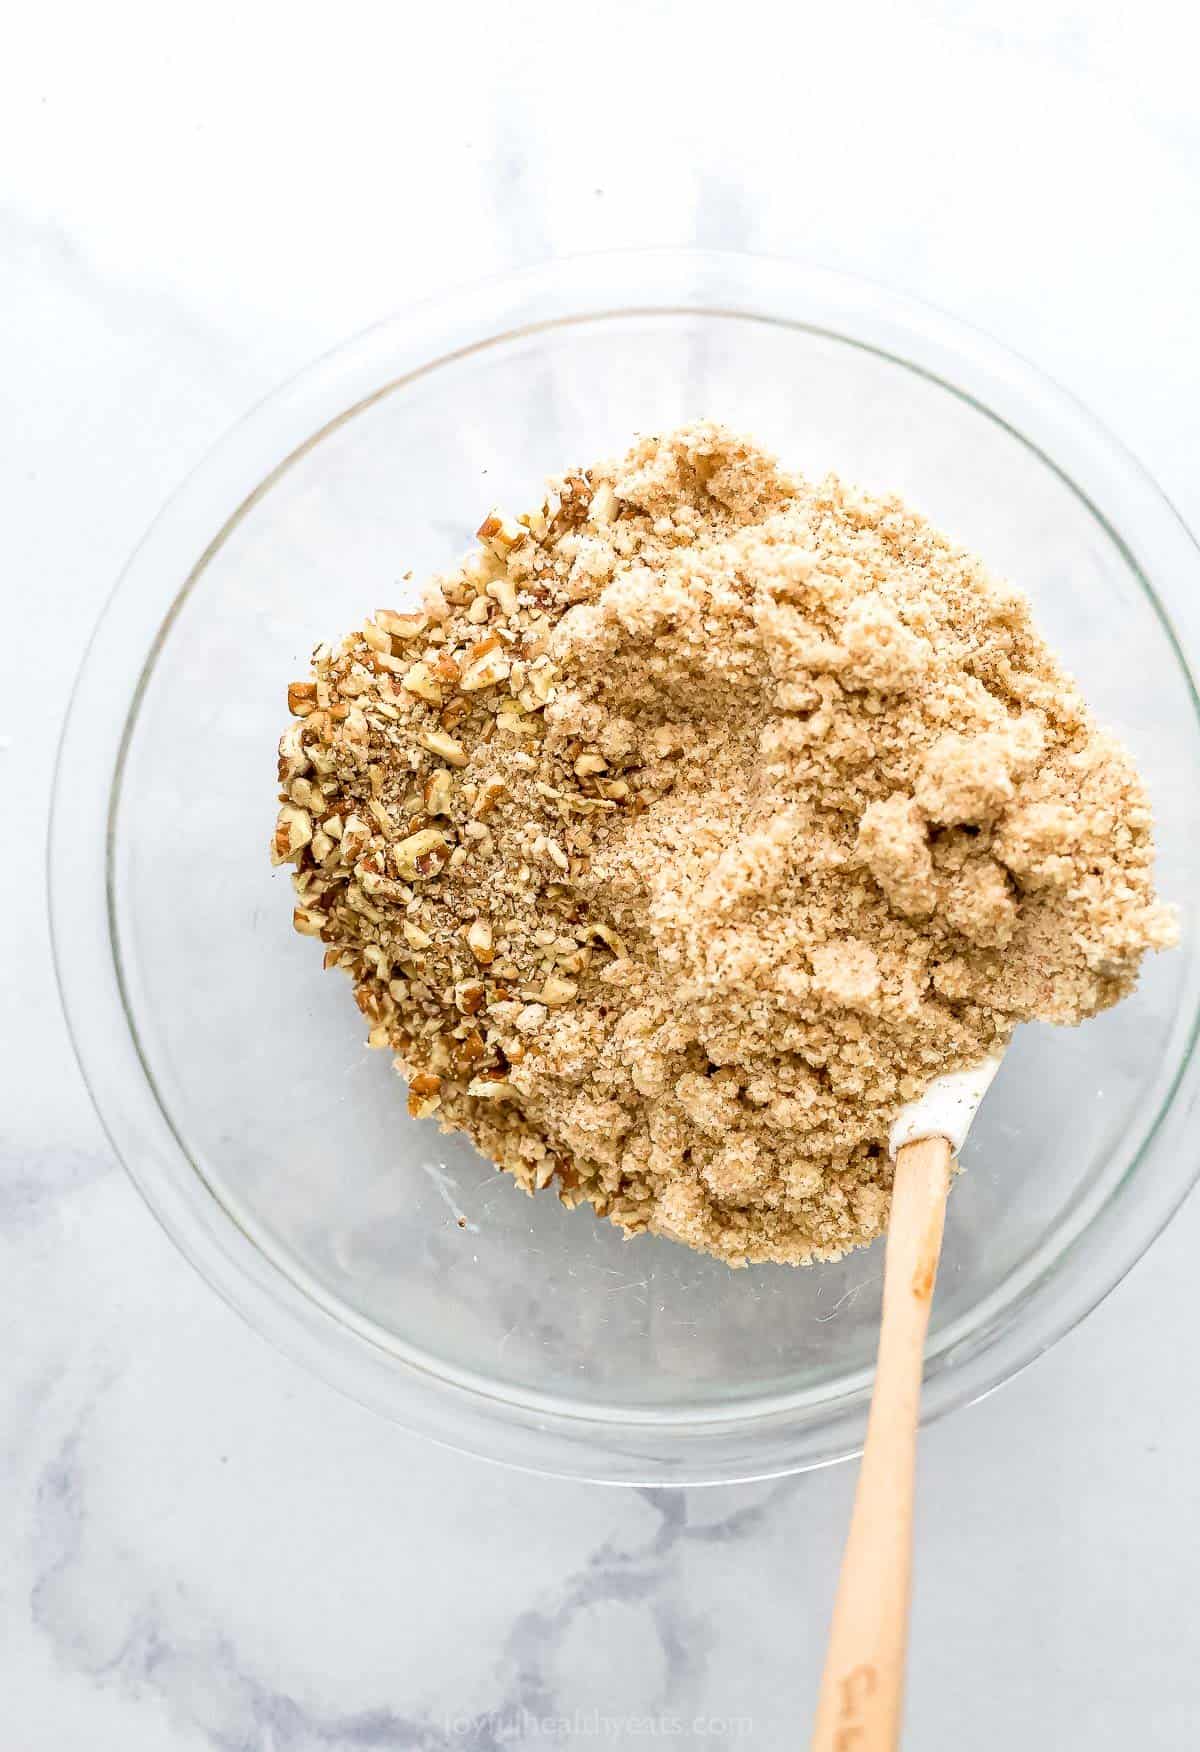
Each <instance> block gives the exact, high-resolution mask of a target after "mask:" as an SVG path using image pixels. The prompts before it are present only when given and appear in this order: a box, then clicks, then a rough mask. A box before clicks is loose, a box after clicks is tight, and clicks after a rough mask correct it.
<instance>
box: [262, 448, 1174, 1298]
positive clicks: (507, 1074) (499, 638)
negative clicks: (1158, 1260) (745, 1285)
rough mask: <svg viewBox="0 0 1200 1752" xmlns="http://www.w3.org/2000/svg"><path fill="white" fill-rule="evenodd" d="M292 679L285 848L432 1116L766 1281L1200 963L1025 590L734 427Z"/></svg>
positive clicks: (534, 532)
mask: <svg viewBox="0 0 1200 1752" xmlns="http://www.w3.org/2000/svg"><path fill="white" fill-rule="evenodd" d="M479 538H480V546H479V549H478V551H477V552H476V553H473V554H472V555H471V557H470V558H469V559H468V560H467V561H466V562H465V564H464V565H463V566H462V567H461V569H459V570H458V571H455V572H453V573H450V574H448V575H446V576H444V577H442V578H439V579H437V580H435V581H434V584H433V585H432V586H431V587H430V589H429V590H428V591H427V593H426V597H425V602H424V606H423V607H422V608H421V609H420V610H415V611H410V612H395V611H392V610H383V609H381V610H379V611H377V612H376V614H375V616H374V618H373V619H371V620H369V621H367V622H366V623H365V624H364V625H363V626H362V627H361V628H360V629H358V630H357V631H355V632H353V633H351V634H350V635H349V636H348V637H346V638H344V639H343V640H342V641H341V643H340V644H339V645H337V646H336V647H331V646H322V647H320V648H319V649H318V650H317V652H316V654H315V656H314V660H313V666H312V672H311V675H310V677H309V678H308V679H307V680H304V681H300V682H297V683H295V684H293V686H292V687H291V688H290V689H289V690H288V706H289V709H290V711H291V712H292V713H293V714H294V721H293V722H292V723H291V725H290V726H289V728H288V729H287V731H286V732H285V734H284V736H283V739H282V741H281V742H280V746H279V779H280V784H281V786H282V792H281V803H282V807H281V809H280V813H279V818H278V824H277V827H276V831H275V837H274V842H273V848H272V850H273V856H274V858H275V860H276V861H277V862H290V863H292V864H294V865H295V871H294V882H295V888H296V896H297V904H296V908H295V914H294V921H295V925H296V928H297V930H299V931H301V932H304V933H306V934H308V935H310V936H314V937H318V938H320V940H321V941H322V942H323V943H324V944H325V965H326V966H327V967H333V966H336V967H341V968H344V969H345V970H346V972H348V973H349V974H350V976H351V978H352V980H353V982H354V989H355V996H356V999H357V1002H358V1006H359V1008H360V1010H361V1011H362V1012H363V1014H364V1016H365V1018H366V1020H367V1024H368V1026H369V1029H370V1035H369V1038H370V1042H371V1044H372V1045H373V1046H378V1047H383V1048H387V1049H389V1050H390V1051H391V1052H393V1053H394V1054H395V1055H396V1064H397V1067H398V1068H399V1069H400V1070H401V1071H402V1072H403V1073H404V1075H405V1076H406V1077H407V1079H408V1083H409V1109H410V1112H411V1113H413V1114H414V1115H415V1116H417V1117H425V1116H427V1115H436V1117H437V1119H438V1120H439V1121H440V1123H441V1124H442V1126H443V1127H445V1128H446V1129H448V1130H456V1129H461V1130H463V1131H465V1132H467V1133H468V1134H469V1136H470V1137H471V1138H472V1139H473V1140H474V1142H475V1144H476V1145H477V1146H478V1148H479V1149H480V1150H481V1151H482V1152H483V1153H484V1154H485V1155H487V1156H490V1157H491V1158H493V1159H494V1160H495V1161H496V1162H497V1163H498V1164H499V1165H500V1166H501V1167H503V1168H505V1169H507V1170H509V1171H510V1172H511V1173H512V1174H513V1175H514V1176H515V1178H516V1179H517V1181H518V1182H519V1183H520V1185H521V1186H523V1187H524V1188H525V1189H526V1190H528V1191H531V1192H532V1191H535V1190H538V1189H541V1188H544V1187H550V1186H553V1188H554V1189H555V1191H557V1193H558V1196H559V1197H560V1198H561V1199H563V1201H564V1202H565V1203H567V1204H569V1205H575V1204H578V1203H580V1202H582V1201H587V1202H589V1203H590V1204H592V1205H593V1206H594V1207H595V1209H596V1210H597V1211H598V1212H599V1213H600V1214H602V1215H604V1216H607V1217H610V1218H611V1219H612V1220H613V1221H614V1222H616V1223H618V1224H620V1225H621V1227H622V1228H624V1229H626V1230H627V1231H630V1232H636V1231H642V1230H651V1231H653V1232H655V1233H658V1234H663V1235H669V1236H672V1237H674V1238H676V1239H678V1240H681V1241H684V1242H686V1243H687V1244H688V1245H689V1246H692V1247H696V1248H700V1249H702V1250H704V1251H707V1252H710V1253H713V1254H716V1255H718V1256H720V1257H721V1258H724V1259H726V1260H728V1261H729V1262H730V1263H731V1264H743V1263H745V1262H747V1261H758V1260H777V1261H786V1262H792V1263H797V1262H803V1261H806V1260H810V1259H832V1258H837V1257H838V1256H839V1255H841V1254H843V1253H845V1252H846V1251H847V1250H848V1249H849V1248H851V1247H854V1246H857V1245H859V1244H861V1243H864V1242H867V1241H870V1240H871V1239H872V1238H873V1237H874V1236H876V1235H877V1234H878V1233H879V1232H880V1231H881V1230H882V1229H883V1228H884V1227H885V1225H886V1221H887V1212H888V1203H889V1197H890V1188H891V1168H890V1164H889V1161H888V1154H887V1146H886V1140H887V1133H888V1128H889V1125H890V1123H891V1120H892V1119H893V1117H894V1116H895V1114H896V1112H897V1110H898V1108H899V1107H900V1106H901V1105H902V1104H903V1103H904V1102H906V1101H908V1100H910V1099H913V1098H915V1097H916V1096H918V1095H920V1094H921V1092H922V1091H923V1090H924V1089H925V1088H926V1087H927V1085H928V1084H929V1082H930V1081H931V1080H932V1079H933V1078H934V1077H935V1076H937V1075H939V1074H940V1073H942V1072H945V1071H950V1070H956V1069H960V1068H962V1067H964V1066H966V1065H969V1064H971V1063H973V1062H975V1061H977V1060H978V1059H979V1058H981V1057H982V1056H984V1055H985V1054H987V1053H991V1052H995V1051H997V1050H998V1049H1000V1048H1001V1047H1003V1045H1004V1043H1005V1041H1006V1040H1007V1038H1008V1036H1009V1034H1010V1033H1011V1031H1012V1028H1013V1027H1014V1025H1015V1024H1016V1023H1017V1022H1019V1021H1022V1020H1025V1019H1029V1018H1034V1017H1037V1018H1040V1019H1042V1020H1046V1021H1054V1022H1067V1023H1075V1022H1079V1021H1080V1020H1081V1019H1083V1018H1084V1017H1086V1016H1090V1015H1092V1014H1093V1013H1094V1012H1096V1011H1097V1010H1100V1009H1103V1008H1104V1007H1105V1006H1107V1005H1109V1004H1112V1003H1114V1002H1116V1001H1117V999H1119V998H1121V997H1122V996H1124V995H1125V994H1126V993H1127V992H1128V991H1129V990H1130V989H1131V988H1132V986H1133V984H1134V982H1135V979H1136V976H1137V969H1138V964H1139V961H1140V958H1141V956H1142V954H1143V953H1144V952H1145V951H1146V950H1147V949H1150V948H1161V947H1164V946H1166V945H1168V944H1170V943H1171V942H1173V941H1174V939H1175V934H1176V926H1175V921H1174V916H1173V914H1172V912H1171V911H1170V909H1168V908H1166V907H1164V906H1162V905H1161V904H1159V903H1158V902H1157V901H1156V899H1155V896H1154V891H1153V885H1152V862H1153V842H1152V835H1151V819H1150V812H1149V809H1148V807H1147V804H1146V799H1145V796H1144V794H1143V790H1142V786H1141V783H1140V781H1139V779H1138V776H1137V773H1136V771H1135V770H1134V767H1133V764H1132V762H1131V760H1130V758H1129V756H1128V755H1127V754H1126V753H1125V751H1124V750H1123V749H1122V748H1121V747H1120V745H1119V744H1117V743H1116V742H1115V741H1113V740H1112V738H1110V737H1109V736H1107V735H1105V734H1104V733H1103V732H1102V731H1101V730H1099V729H1098V728H1097V727H1096V725H1095V724H1094V723H1093V722H1092V720H1091V718H1090V716H1089V714H1088V711H1087V709H1086V707H1085V705H1084V703H1083V701H1082V699H1081V698H1080V696H1079V693H1078V692H1077V691H1076V689H1075V687H1074V685H1073V684H1072V682H1071V681H1070V680H1069V678H1068V677H1067V676H1066V675H1065V674H1064V673H1063V671H1062V669H1061V668H1060V666H1059V664H1058V662H1057V661H1056V659H1055V658H1054V656H1053V654H1052V653H1051V652H1050V650H1049V649H1048V648H1047V646H1046V645H1045V643H1044V642H1043V640H1042V639H1041V638H1040V636H1039V635H1038V633H1037V631H1036V630H1035V628H1034V626H1033V622H1032V619H1031V615H1030V609H1029V606H1028V603H1027V601H1026V599H1025V597H1024V596H1023V595H1022V594H1021V593H1020V592H1019V591H1018V590H1016V589H1015V588H1013V587H1012V586H1011V585H1009V584H1006V583H1003V582H1000V581H999V580H997V579H995V578H993V577H991V576H990V575H989V574H988V572H987V571H986V570H985V568H984V566H983V565H982V564H981V563H980V561H979V560H977V559H975V558H973V557H972V556H971V555H970V554H968V553H966V552H964V551H963V550H962V549H961V548H959V547H958V546H956V545H955V544H954V543H953V542H952V541H950V540H948V539H947V538H946V537H945V536H944V535H942V534H940V533H939V532H938V531H937V530H935V529H933V528H931V527H930V525H929V524H928V523H926V522H925V521H924V520H923V519H922V518H921V517H920V516H918V515H917V514H916V513H915V512H913V511H911V510H910V509H908V507H906V506H905V505H904V504H903V503H902V502H901V501H900V500H899V499H897V498H894V497H888V498H873V497H870V496H868V495H866V494H864V493H861V492H859V491H857V490H855V489H853V488H851V487H849V486H847V485H845V484H843V483H842V482H840V481H839V480H837V479H835V478H833V477H829V478H827V479H825V480H823V481H821V482H820V483H818V484H815V485H814V484H812V483H810V482H808V481H806V480H804V479H801V478H799V477H797V476H794V475H789V474H787V473H785V472H783V471H782V470H781V469H780V468H779V467H778V466H777V465H776V463H775V462H774V461H773V459H771V458H770V457H768V456H766V455H764V454H763V453H762V452H761V451H760V450H758V449H757V448H755V446H753V445H752V444H750V443H749V442H747V441H745V440H743V439H740V438H737V437H735V436H734V435H733V434H731V433H730V432H728V431H726V430H725V429H723V428H721V427H719V426H715V425H711V424H696V425H692V426H688V427H685V428H683V429H682V430H680V431H677V432H674V433H672V434H670V435H669V436H666V437H656V438H648V439H645V440H643V441H641V442H640V443H638V444H637V445H635V447H634V448H633V449H632V450H631V451H630V453H629V455H628V456H626V457H625V458H624V459H623V460H622V461H620V462H618V463H605V464H602V465H599V466H597V467H594V468H591V469H588V470H583V471H579V472H575V473H572V474H569V475H566V476H564V477H563V478H562V479H559V480H556V481H554V482H552V483H551V486H550V490H549V494H548V497H547V498H546V501H545V503H544V505H543V506H542V507H541V508H540V509H539V510H538V511H536V512H534V513H533V514H531V515H529V516H526V517H521V518H517V519H515V520H514V519H510V518H508V517H506V516H503V515H501V514H500V513H493V514H492V515H491V516H489V517H488V518H487V519H486V521H485V522H484V523H483V525H482V527H481V529H480V531H479Z"/></svg>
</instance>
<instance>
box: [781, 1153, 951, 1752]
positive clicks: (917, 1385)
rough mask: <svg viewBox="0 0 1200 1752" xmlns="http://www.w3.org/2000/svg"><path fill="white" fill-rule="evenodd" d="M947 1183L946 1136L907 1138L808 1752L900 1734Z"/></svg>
mask: <svg viewBox="0 0 1200 1752" xmlns="http://www.w3.org/2000/svg"><path fill="white" fill-rule="evenodd" d="M949 1181H950V1146H949V1144H948V1143H947V1142H946V1140H945V1139H944V1138H926V1139H922V1141H921V1142H920V1143H915V1144H907V1145H905V1147H904V1148H903V1149H902V1150H901V1151H900V1152H899V1154H898V1155H897V1157H896V1175H895V1184H894V1188H893V1192H892V1215H891V1221H890V1223H889V1225H888V1238H887V1257H886V1261H885V1264H884V1275H883V1322H882V1325H881V1327H880V1332H879V1361H878V1364H877V1367H876V1373H875V1392H874V1395H873V1396H872V1399H871V1415H870V1419H869V1421H868V1424H867V1442H866V1447H865V1448H864V1450H863V1457H862V1470H861V1471H860V1473H859V1476H858V1490H857V1493H856V1495H855V1498H854V1514H853V1516H852V1518H851V1521H850V1535H849V1538H848V1539H847V1541H846V1550H845V1553H844V1555H843V1558H842V1574H841V1580H840V1582H839V1583H838V1592H837V1600H836V1603H835V1605H834V1609H833V1625H832V1629H831V1631H830V1635H829V1652H828V1654H827V1656H826V1659H825V1672H824V1675H823V1677H822V1680H821V1694H820V1699H819V1701H818V1704H817V1723H816V1729H815V1731H814V1734H813V1741H812V1745H813V1752H892V1749H893V1748H895V1747H896V1746H898V1745H899V1743H900V1716H901V1710H902V1707H903V1702H904V1657H905V1650H906V1648H907V1645H908V1608H909V1596H910V1591H911V1572H912V1513H913V1468H914V1463H915V1459H916V1436H917V1419H918V1413H919V1409H920V1401H921V1371H922V1363H923V1360H924V1354H925V1332H926V1329H927V1327H928V1325H929V1305H930V1302H931V1301H932V1300H933V1286H934V1282H935V1281H936V1278H937V1268H938V1259H939V1257H940V1255H941V1251H942V1227H943V1224H944V1222H945V1216H946V1193H947V1190H948V1188H949Z"/></svg>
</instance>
